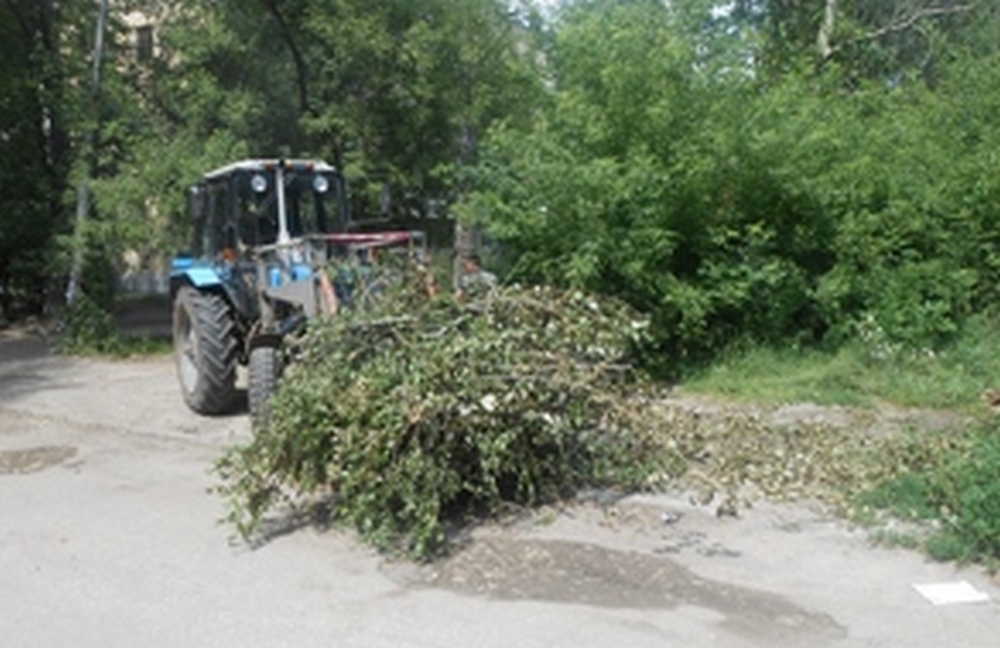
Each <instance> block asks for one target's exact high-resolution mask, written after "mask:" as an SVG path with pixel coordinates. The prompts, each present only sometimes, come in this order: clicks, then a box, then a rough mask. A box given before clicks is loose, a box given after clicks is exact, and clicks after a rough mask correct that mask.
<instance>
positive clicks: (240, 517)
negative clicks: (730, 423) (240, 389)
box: [219, 287, 664, 557]
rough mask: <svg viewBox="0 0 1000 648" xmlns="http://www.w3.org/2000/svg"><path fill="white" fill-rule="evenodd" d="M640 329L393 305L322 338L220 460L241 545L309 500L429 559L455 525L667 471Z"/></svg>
mask: <svg viewBox="0 0 1000 648" xmlns="http://www.w3.org/2000/svg"><path fill="white" fill-rule="evenodd" d="M644 331H645V324H644V323H643V322H642V321H641V320H640V319H639V318H638V316H637V315H636V314H635V313H634V312H632V311H630V310H629V309H628V308H626V307H625V306H623V305H622V304H620V303H618V302H615V301H613V300H607V299H598V298H595V297H592V296H588V295H585V294H583V293H580V292H576V291H559V290H555V289H550V288H530V289H525V288H517V287H510V288H502V289H498V290H494V291H492V292H490V293H489V294H488V295H485V296H483V297H482V298H480V299H477V300H475V301H470V302H458V301H455V300H452V299H451V298H448V297H443V298H439V299H437V300H435V301H430V302H427V301H425V302H424V303H422V304H419V305H417V306H416V307H414V301H413V300H410V299H404V298H398V299H387V300H386V302H385V308H383V309H381V311H380V312H377V313H366V314H356V315H354V316H348V317H345V318H340V319H336V320H331V321H329V322H326V323H323V324H322V325H319V326H317V327H315V328H314V329H313V330H312V331H311V332H310V333H309V334H308V335H307V337H306V339H305V340H304V342H303V347H302V351H301V354H300V355H301V357H300V358H299V362H298V363H296V364H295V365H294V368H293V370H292V372H291V373H290V375H288V376H287V377H286V380H285V382H284V383H283V385H282V387H281V390H280V391H279V393H278V394H277V396H276V399H275V401H274V402H273V404H272V407H271V410H270V414H269V419H268V420H267V421H265V422H264V425H263V426H262V428H261V429H260V430H258V432H257V434H256V435H255V438H254V440H253V442H252V443H250V444H249V445H247V446H245V447H241V448H237V449H235V450H233V451H232V452H230V453H229V454H228V455H227V456H226V457H225V458H224V459H223V460H222V462H221V463H220V465H219V470H220V473H221V475H222V477H223V480H224V486H223V487H222V490H223V491H224V492H225V493H226V494H227V495H228V498H229V501H230V504H231V514H230V517H231V519H232V521H233V522H235V523H236V524H237V525H238V528H239V529H240V530H241V532H243V533H244V534H245V535H246V534H252V533H253V532H254V531H255V529H257V527H258V525H259V524H260V522H261V520H262V519H263V517H264V516H265V515H266V514H268V513H269V512H272V511H274V510H275V508H276V507H280V506H281V505H282V504H287V503H289V502H295V501H301V498H302V497H303V496H304V495H310V494H312V495H315V494H330V495H332V496H333V497H334V498H335V505H334V507H333V513H334V516H335V517H336V518H337V519H339V520H341V521H343V522H346V523H348V524H349V525H351V526H353V527H355V528H356V529H358V531H359V532H360V533H361V534H362V535H363V536H364V537H365V538H366V539H368V540H370V541H372V542H373V543H375V544H376V545H377V546H379V547H382V548H389V549H393V550H402V551H403V552H405V553H408V554H410V555H413V556H416V557H431V556H433V555H435V554H436V553H438V552H440V551H441V550H443V549H444V548H445V546H446V538H447V535H448V534H447V529H448V527H449V524H451V523H456V522H457V523H461V522H463V521H466V520H468V519H469V518H470V517H481V516H483V515H490V514H495V513H497V512H499V511H502V510H504V509H506V508H509V507H510V506H531V505H534V504H537V503H540V502H546V501H551V500H554V499H556V498H560V497H564V496H566V495H569V494H570V493H572V492H573V490H574V489H577V488H579V487H582V486H615V487H621V488H626V489H633V488H637V487H640V486H642V485H643V484H644V483H645V482H646V480H648V479H649V478H650V477H651V476H652V475H660V474H663V468H664V467H663V466H662V465H660V458H661V457H662V453H661V452H659V451H658V448H657V447H655V446H656V445H657V444H656V443H655V442H654V440H653V439H652V438H651V437H650V436H649V435H644V434H642V433H638V432H637V430H636V429H635V425H634V423H635V421H636V420H638V418H639V414H638V413H637V412H636V411H635V410H634V408H633V407H632V406H630V405H628V403H629V402H631V401H634V399H629V398H628V396H630V395H632V394H634V393H635V392H636V391H637V390H640V389H642V379H641V377H640V376H639V375H638V373H637V372H636V370H635V369H634V367H633V364H632V362H631V360H632V351H633V348H634V345H635V344H636V342H638V341H639V340H640V338H641V337H642V335H643V334H644Z"/></svg>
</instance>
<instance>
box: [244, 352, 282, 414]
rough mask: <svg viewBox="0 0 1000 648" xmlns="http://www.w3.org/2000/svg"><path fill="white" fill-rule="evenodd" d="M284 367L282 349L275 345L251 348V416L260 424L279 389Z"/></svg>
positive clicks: (249, 392)
mask: <svg viewBox="0 0 1000 648" xmlns="http://www.w3.org/2000/svg"><path fill="white" fill-rule="evenodd" d="M283 368H284V362H282V358H281V351H280V349H279V348H278V347H275V346H267V345H264V346H258V347H254V348H253V349H251V350H250V388H249V390H248V396H249V398H248V400H249V405H250V417H251V419H253V421H254V424H255V425H257V424H260V423H261V422H263V421H264V420H265V419H266V417H267V410H268V403H269V402H270V400H271V398H272V397H273V396H274V393H275V392H276V391H277V390H278V381H279V380H280V379H281V372H282V369H283Z"/></svg>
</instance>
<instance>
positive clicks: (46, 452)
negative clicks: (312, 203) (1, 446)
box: [0, 446, 76, 475]
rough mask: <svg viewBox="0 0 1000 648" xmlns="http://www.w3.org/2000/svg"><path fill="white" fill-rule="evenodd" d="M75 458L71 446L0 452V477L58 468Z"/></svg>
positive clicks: (74, 449) (74, 451)
mask: <svg viewBox="0 0 1000 648" xmlns="http://www.w3.org/2000/svg"><path fill="white" fill-rule="evenodd" d="M75 456H76V448H74V447H72V446H41V447H37V448H23V449H20V450H4V451H0V475H27V474H30V473H36V472H41V471H43V470H46V469H48V468H52V467H54V466H58V465H59V464H62V463H64V462H66V461H68V460H70V459H72V458H73V457H75Z"/></svg>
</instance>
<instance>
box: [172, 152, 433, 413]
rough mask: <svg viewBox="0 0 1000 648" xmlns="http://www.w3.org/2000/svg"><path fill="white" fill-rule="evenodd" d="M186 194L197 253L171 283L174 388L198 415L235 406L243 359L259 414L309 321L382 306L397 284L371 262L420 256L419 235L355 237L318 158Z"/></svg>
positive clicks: (206, 179) (229, 173) (178, 262)
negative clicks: (395, 255) (394, 254)
mask: <svg viewBox="0 0 1000 648" xmlns="http://www.w3.org/2000/svg"><path fill="white" fill-rule="evenodd" d="M188 197H189V212H190V217H191V219H192V224H193V226H194V228H193V229H194V237H193V241H192V249H191V252H190V253H188V254H184V255H181V256H178V257H177V258H175V259H174V260H173V263H172V268H171V274H170V288H171V294H172V297H173V301H174V318H173V319H174V326H173V328H174V346H175V351H176V356H177V365H178V374H179V377H180V382H181V388H182V391H183V393H184V398H185V401H186V402H187V404H188V405H189V406H190V407H191V408H192V409H193V410H195V411H197V412H201V413H206V414H215V413H222V412H226V411H231V410H232V409H234V407H236V405H235V399H236V398H237V394H238V393H239V392H238V391H237V390H236V389H235V376H236V366H237V365H239V364H244V365H248V366H249V376H250V385H249V389H248V392H249V401H250V403H249V404H250V411H251V414H254V413H256V412H259V411H260V410H261V409H262V408H263V406H264V404H265V403H266V401H267V399H268V398H270V395H271V393H272V392H273V391H274V390H275V389H276V386H277V382H278V379H279V376H280V373H281V369H282V367H283V366H284V364H285V363H286V362H287V361H288V360H289V359H290V357H291V356H292V355H293V353H291V347H292V346H294V343H293V342H290V340H291V339H292V338H294V337H295V334H296V333H297V332H298V331H300V330H301V329H302V328H303V327H304V326H305V325H306V323H307V322H308V321H309V320H310V319H312V318H314V317H317V316H332V315H336V314H337V313H338V312H339V311H341V310H342V309H345V308H360V307H364V306H365V305H366V304H371V303H373V302H374V301H377V299H378V298H379V295H381V294H384V292H385V286H386V285H388V284H389V283H391V282H392V281H393V279H394V277H393V275H392V274H387V273H386V272H380V271H379V267H378V266H376V264H375V263H374V262H375V260H376V259H377V258H378V257H379V253H380V252H382V251H383V250H395V251H401V252H402V253H403V254H404V255H406V258H408V259H418V263H422V260H423V258H424V255H425V252H426V250H425V237H424V235H423V233H422V232H407V231H391V232H356V231H352V223H351V221H350V217H349V214H348V209H347V190H346V186H345V183H344V178H343V176H342V175H341V174H340V173H339V171H337V169H335V168H334V167H332V166H330V165H328V164H326V163H324V162H320V161H313V160H274V159H263V160H244V161H242V162H236V163H234V164H230V165H227V166H224V167H221V168H219V169H217V170H215V171H212V172H210V173H208V174H206V175H205V176H203V177H202V179H201V180H200V181H199V182H198V183H197V184H196V185H194V186H193V187H192V188H191V190H190V191H189V195H188ZM386 256H388V255H386ZM388 265H389V264H385V263H382V264H379V266H382V267H388Z"/></svg>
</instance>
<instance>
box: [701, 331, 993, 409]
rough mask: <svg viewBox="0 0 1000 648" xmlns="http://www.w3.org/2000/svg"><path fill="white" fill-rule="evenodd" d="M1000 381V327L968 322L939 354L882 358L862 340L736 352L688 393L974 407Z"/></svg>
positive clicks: (827, 402) (786, 400) (833, 402)
mask: <svg viewBox="0 0 1000 648" xmlns="http://www.w3.org/2000/svg"><path fill="white" fill-rule="evenodd" d="M998 382H1000V325H998V324H997V323H996V322H995V321H994V320H993V319H992V318H988V317H985V316H983V317H979V318H975V319H973V320H971V321H970V322H969V323H968V324H967V325H966V327H965V329H964V330H963V331H962V332H961V334H960V335H959V337H958V338H957V339H956V340H955V341H954V342H953V343H952V344H951V345H950V346H948V347H947V348H944V349H941V350H939V351H931V350H927V349H923V350H909V351H898V352H896V353H894V354H892V355H881V354H877V353H875V352H874V351H873V350H872V349H870V348H868V347H866V345H864V344H862V343H861V342H855V343H852V344H848V345H845V346H843V347H841V348H839V349H836V350H834V351H822V350H815V349H773V348H767V347H752V348H749V349H742V350H738V351H733V352H731V353H729V354H727V355H725V356H724V357H722V358H721V359H720V360H719V361H718V362H716V363H715V364H713V365H711V366H710V367H708V368H706V369H704V370H702V371H701V372H699V373H697V374H695V375H693V376H691V378H690V379H689V380H688V381H686V382H685V388H686V389H688V390H689V391H692V392H696V393H708V394H717V395H724V396H726V397H729V398H733V399H736V400H746V401H754V402H757V403H762V404H772V405H774V404H780V403H792V402H813V403H818V404H821V405H853V406H861V407H867V406H872V405H874V404H875V403H877V402H890V403H894V404H896V405H900V406H904V407H929V408H954V409H972V408H974V407H979V406H980V401H979V395H980V393H981V392H982V390H983V389H984V388H986V387H989V386H997V384H998Z"/></svg>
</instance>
